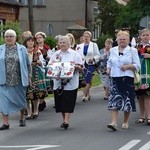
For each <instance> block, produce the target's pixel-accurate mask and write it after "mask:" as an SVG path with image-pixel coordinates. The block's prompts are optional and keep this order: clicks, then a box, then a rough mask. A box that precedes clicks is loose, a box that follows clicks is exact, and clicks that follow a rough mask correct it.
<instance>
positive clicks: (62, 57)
mask: <svg viewBox="0 0 150 150" xmlns="http://www.w3.org/2000/svg"><path fill="white" fill-rule="evenodd" d="M58 59H59V61H60V62H70V61H72V62H74V63H75V64H80V65H83V63H82V58H81V56H80V54H79V53H77V52H76V51H74V50H72V49H71V48H69V49H68V50H67V51H66V52H62V51H61V50H58V51H56V52H55V53H54V54H53V55H52V57H51V59H50V61H49V63H48V64H50V63H52V62H53V61H58ZM53 81H54V87H53V89H54V90H56V89H57V88H59V87H60V86H61V80H60V79H58V80H57V79H53ZM78 86H79V72H78V71H75V73H74V75H73V78H72V79H71V80H70V81H69V82H68V83H67V85H66V86H65V87H64V90H75V89H77V88H78Z"/></svg>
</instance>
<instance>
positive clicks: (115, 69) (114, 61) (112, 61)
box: [107, 46, 141, 77]
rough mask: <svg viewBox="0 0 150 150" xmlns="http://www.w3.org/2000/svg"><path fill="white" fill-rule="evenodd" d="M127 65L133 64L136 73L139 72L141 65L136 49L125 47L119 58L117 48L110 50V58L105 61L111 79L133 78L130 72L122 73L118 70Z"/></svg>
mask: <svg viewBox="0 0 150 150" xmlns="http://www.w3.org/2000/svg"><path fill="white" fill-rule="evenodd" d="M129 64H133V65H134V66H135V68H136V70H137V71H139V70H140V68H141V64H140V60H139V56H138V51H137V49H135V48H133V47H132V48H131V47H130V46H127V47H126V48H125V49H124V51H123V55H120V56H119V49H118V46H116V47H113V48H111V49H110V56H109V59H108V61H107V67H108V68H110V69H111V70H110V76H111V77H123V76H129V77H134V74H133V71H132V70H126V71H122V70H121V69H120V68H121V66H122V65H129Z"/></svg>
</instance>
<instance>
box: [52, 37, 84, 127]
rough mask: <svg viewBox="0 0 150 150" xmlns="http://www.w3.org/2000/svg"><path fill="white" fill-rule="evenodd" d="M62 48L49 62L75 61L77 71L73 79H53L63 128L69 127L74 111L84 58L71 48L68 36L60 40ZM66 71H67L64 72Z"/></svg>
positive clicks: (55, 98)
mask: <svg viewBox="0 0 150 150" xmlns="http://www.w3.org/2000/svg"><path fill="white" fill-rule="evenodd" d="M58 43H59V46H60V50H58V51H56V52H55V53H54V54H53V56H52V57H51V59H50V61H49V64H51V63H53V62H62V63H65V62H73V64H74V67H75V71H74V75H73V77H72V78H71V79H61V78H59V77H58V78H57V79H53V81H54V87H53V89H54V100H55V109H56V112H57V113H59V112H60V113H62V117H63V121H62V124H61V128H64V129H67V128H68V127H69V118H70V113H73V112H74V107H75V103H76V98H77V89H78V86H79V71H82V67H81V66H82V59H81V56H80V55H79V53H77V52H76V51H74V50H73V49H71V48H70V40H69V37H68V36H62V37H61V38H60V39H59V41H58ZM64 73H65V72H64Z"/></svg>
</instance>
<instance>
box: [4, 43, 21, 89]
mask: <svg viewBox="0 0 150 150" xmlns="http://www.w3.org/2000/svg"><path fill="white" fill-rule="evenodd" d="M5 64H6V84H7V85H9V86H15V85H18V84H19V83H20V82H21V72H20V63H19V56H18V52H17V47H16V46H15V47H9V46H6V52H5Z"/></svg>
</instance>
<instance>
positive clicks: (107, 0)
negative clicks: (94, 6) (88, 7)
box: [98, 0, 121, 36]
mask: <svg viewBox="0 0 150 150" xmlns="http://www.w3.org/2000/svg"><path fill="white" fill-rule="evenodd" d="M98 6H99V11H100V13H99V15H98V18H99V19H101V20H102V25H101V28H102V30H101V31H102V34H110V35H111V36H114V31H115V29H116V27H115V20H116V17H117V15H118V13H119V10H120V7H121V5H120V4H118V3H117V2H116V0H99V2H98Z"/></svg>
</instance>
